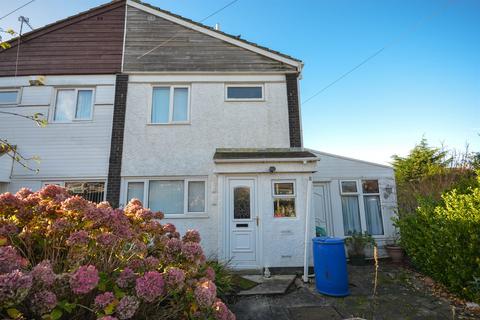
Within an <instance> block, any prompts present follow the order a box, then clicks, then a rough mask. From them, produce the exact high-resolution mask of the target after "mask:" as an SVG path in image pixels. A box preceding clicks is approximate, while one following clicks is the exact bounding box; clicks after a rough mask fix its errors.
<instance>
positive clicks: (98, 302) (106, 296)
mask: <svg viewBox="0 0 480 320" xmlns="http://www.w3.org/2000/svg"><path fill="white" fill-rule="evenodd" d="M113 300H115V296H114V295H113V293H112V292H110V291H107V292H104V293H101V294H99V295H97V296H96V297H95V302H94V304H95V307H96V308H98V309H103V308H105V307H106V306H108V305H109V304H110V303H112V302H113Z"/></svg>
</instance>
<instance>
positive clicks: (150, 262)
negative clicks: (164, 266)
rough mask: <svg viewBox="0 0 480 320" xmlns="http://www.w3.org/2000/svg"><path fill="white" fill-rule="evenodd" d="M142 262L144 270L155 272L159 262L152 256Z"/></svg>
mask: <svg viewBox="0 0 480 320" xmlns="http://www.w3.org/2000/svg"><path fill="white" fill-rule="evenodd" d="M144 262H145V268H146V269H147V270H156V269H157V268H158V266H159V265H160V260H158V259H157V258H155V257H154V256H148V257H147V258H145V260H144Z"/></svg>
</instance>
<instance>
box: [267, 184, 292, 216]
mask: <svg viewBox="0 0 480 320" xmlns="http://www.w3.org/2000/svg"><path fill="white" fill-rule="evenodd" d="M276 183H293V194H281V195H277V194H275V184H276ZM275 199H281V200H285V199H293V201H294V207H295V216H294V217H276V216H275V203H274V202H275ZM272 211H273V212H272V217H273V218H274V219H298V210H297V184H296V180H293V179H274V180H272Z"/></svg>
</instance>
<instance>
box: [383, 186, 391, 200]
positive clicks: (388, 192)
mask: <svg viewBox="0 0 480 320" xmlns="http://www.w3.org/2000/svg"><path fill="white" fill-rule="evenodd" d="M392 192H393V188H392V187H390V186H388V187H385V192H384V193H383V197H384V198H385V199H388V197H390V195H391V194H392Z"/></svg>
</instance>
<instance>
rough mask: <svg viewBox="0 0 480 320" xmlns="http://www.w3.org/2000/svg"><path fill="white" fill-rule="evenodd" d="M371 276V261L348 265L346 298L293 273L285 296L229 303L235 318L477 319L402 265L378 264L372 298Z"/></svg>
mask: <svg viewBox="0 0 480 320" xmlns="http://www.w3.org/2000/svg"><path fill="white" fill-rule="evenodd" d="M374 278H375V277H374V266H372V265H368V266H361V267H351V266H349V282H350V292H351V295H350V296H348V297H344V298H334V297H328V296H325V295H322V294H319V293H318V292H317V291H316V289H315V284H314V283H313V279H312V282H311V283H308V284H304V283H303V282H302V281H301V279H300V278H299V277H298V278H297V279H296V280H295V282H294V284H293V285H291V286H290V289H289V291H288V292H287V293H285V294H282V295H273V296H272V295H268V296H265V295H252V296H241V297H235V298H234V299H233V301H232V303H231V304H230V307H231V309H232V311H233V312H234V313H235V314H236V316H237V319H238V320H254V319H259V320H263V319H265V320H267V319H274V320H316V319H319V320H323V319H326V320H328V319H335V320H337V319H338V320H341V319H355V318H357V319H372V320H373V319H375V320H383V319H389V320H396V319H412V320H415V319H440V320H441V319H478V316H477V317H475V315H473V314H471V313H469V312H466V311H465V310H464V309H460V308H457V307H455V306H453V305H452V304H451V302H450V301H449V300H447V299H445V298H438V297H435V296H433V295H432V294H431V292H430V289H429V288H428V287H427V286H425V285H424V284H423V282H422V281H420V280H419V279H418V277H417V276H416V275H415V273H413V272H411V271H409V270H408V269H405V268H403V267H399V266H395V265H392V264H388V263H381V264H380V267H379V273H378V277H377V294H376V295H375V297H373V295H372V293H373V289H374Z"/></svg>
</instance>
